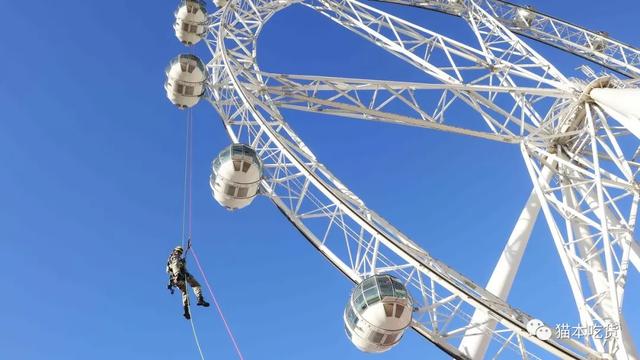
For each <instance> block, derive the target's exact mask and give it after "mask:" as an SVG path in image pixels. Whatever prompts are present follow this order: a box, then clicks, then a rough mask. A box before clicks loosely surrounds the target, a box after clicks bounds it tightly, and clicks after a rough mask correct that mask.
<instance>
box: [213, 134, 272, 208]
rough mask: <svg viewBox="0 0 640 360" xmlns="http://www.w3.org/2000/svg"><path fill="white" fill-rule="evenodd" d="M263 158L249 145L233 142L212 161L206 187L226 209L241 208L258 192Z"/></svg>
mask: <svg viewBox="0 0 640 360" xmlns="http://www.w3.org/2000/svg"><path fill="white" fill-rule="evenodd" d="M261 179H262V161H260V158H259V157H258V155H257V154H256V152H255V150H253V149H252V148H251V147H250V146H249V145H245V144H233V145H231V146H229V147H227V148H225V149H224V150H222V151H221V152H220V154H219V155H218V156H217V157H216V158H215V159H214V160H213V162H212V164H211V177H210V178H209V186H210V187H211V190H212V192H213V198H214V199H216V201H217V202H218V203H220V205H222V206H224V207H225V208H226V209H228V210H236V209H241V208H243V207H245V206H247V205H249V204H251V202H252V201H253V198H254V197H255V196H256V195H257V194H258V188H259V186H260V180H261Z"/></svg>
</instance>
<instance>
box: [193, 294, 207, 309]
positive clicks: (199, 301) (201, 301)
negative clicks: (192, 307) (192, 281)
mask: <svg viewBox="0 0 640 360" xmlns="http://www.w3.org/2000/svg"><path fill="white" fill-rule="evenodd" d="M196 305H198V306H204V307H209V303H208V302H206V301H204V297H202V296H200V297H199V298H198V303H197V304H196Z"/></svg>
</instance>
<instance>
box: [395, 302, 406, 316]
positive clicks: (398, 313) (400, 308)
mask: <svg viewBox="0 0 640 360" xmlns="http://www.w3.org/2000/svg"><path fill="white" fill-rule="evenodd" d="M403 312H404V306H402V305H400V304H396V317H397V318H398V319H400V316H402V313H403Z"/></svg>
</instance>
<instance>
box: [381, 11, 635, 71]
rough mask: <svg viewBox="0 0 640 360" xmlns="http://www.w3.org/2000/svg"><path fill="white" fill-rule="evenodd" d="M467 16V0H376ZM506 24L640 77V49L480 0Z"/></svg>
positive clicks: (591, 32) (531, 13)
mask: <svg viewBox="0 0 640 360" xmlns="http://www.w3.org/2000/svg"><path fill="white" fill-rule="evenodd" d="M375 1H381V2H388V3H395V4H401V5H408V6H415V7H419V8H424V9H428V10H436V11H440V12H444V13H447V14H450V15H456V16H465V12H466V6H468V5H465V1H457V0H375ZM476 4H478V5H479V6H480V7H482V8H483V9H484V10H485V11H487V12H488V13H489V14H490V15H491V16H493V17H494V18H495V19H496V20H497V21H499V22H500V23H501V24H502V25H503V26H506V27H507V28H508V29H509V30H511V31H513V32H514V33H517V34H520V35H524V36H527V37H529V38H532V39H534V40H537V41H540V42H542V43H545V44H548V45H552V46H555V47H557V48H559V49H562V50H564V51H567V52H569V53H571V54H574V55H578V56H580V57H583V58H585V59H587V60H590V61H593V62H594V63H596V64H599V65H602V66H604V67H606V68H608V69H611V70H613V71H616V72H618V73H620V74H623V75H626V76H629V77H632V78H638V77H640V49H638V48H635V47H633V46H631V45H628V44H625V43H622V42H620V41H617V40H615V39H612V38H611V37H609V36H608V35H607V34H606V33H603V32H596V31H591V30H587V29H585V28H582V27H580V26H577V25H574V24H571V23H569V22H567V21H563V20H560V19H557V18H554V17H552V16H549V15H545V14H543V13H541V12H539V11H536V10H535V9H533V8H531V7H525V6H519V5H516V4H513V3H510V2H507V1H502V0H478V1H476Z"/></svg>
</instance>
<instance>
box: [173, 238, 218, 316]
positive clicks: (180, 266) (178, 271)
mask: <svg viewBox="0 0 640 360" xmlns="http://www.w3.org/2000/svg"><path fill="white" fill-rule="evenodd" d="M183 253H184V250H183V249H182V246H176V247H175V249H173V251H172V252H171V254H170V255H169V259H168V260H167V274H168V275H169V284H168V285H167V289H169V291H171V294H173V293H174V290H173V288H174V287H177V288H178V289H180V292H181V293H182V307H183V309H184V314H183V315H184V317H185V318H186V319H187V320H188V319H191V313H190V312H189V294H188V293H187V283H188V284H189V286H191V288H192V289H193V292H194V293H195V295H196V298H197V299H198V302H197V305H198V306H204V307H208V306H209V303H208V302H206V301H205V300H204V297H203V296H202V290H201V289H200V283H198V281H197V280H196V279H195V278H194V277H193V276H192V275H191V274H190V273H189V272H188V271H187V261H186V259H185V258H184V257H183V256H182V255H183Z"/></svg>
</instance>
